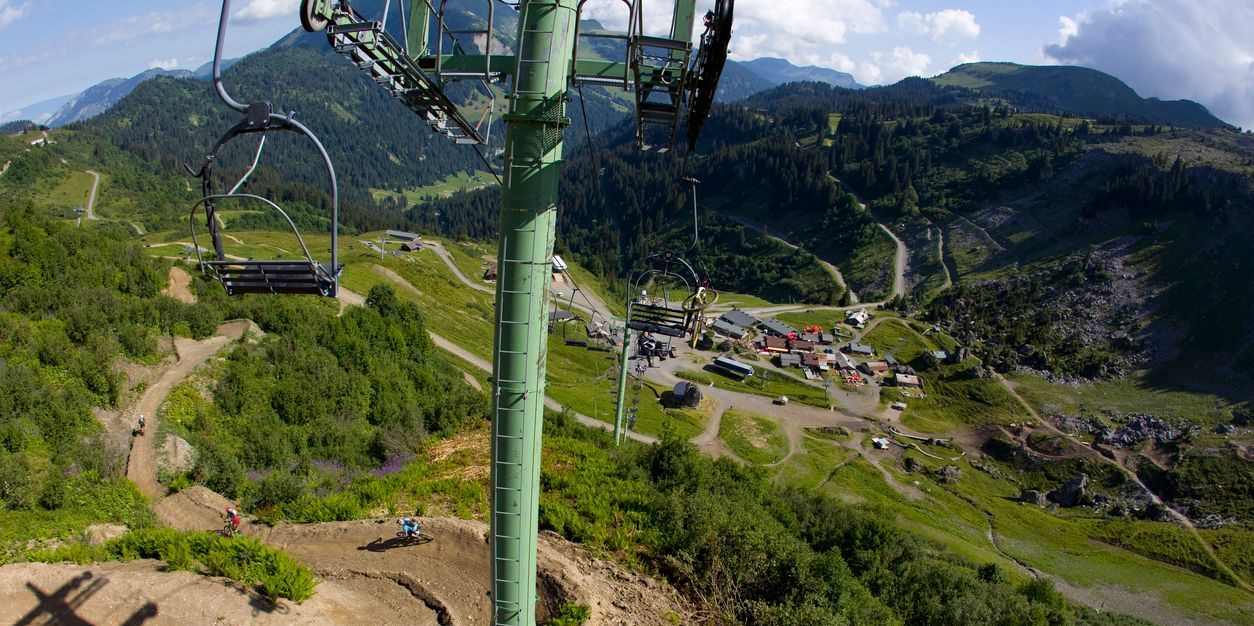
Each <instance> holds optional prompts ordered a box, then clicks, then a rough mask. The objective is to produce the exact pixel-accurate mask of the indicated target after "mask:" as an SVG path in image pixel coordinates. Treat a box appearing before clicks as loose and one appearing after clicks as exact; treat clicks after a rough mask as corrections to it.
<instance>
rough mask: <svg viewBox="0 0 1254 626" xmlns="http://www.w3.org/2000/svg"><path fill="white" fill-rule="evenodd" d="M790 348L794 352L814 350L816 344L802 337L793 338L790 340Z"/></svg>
mask: <svg viewBox="0 0 1254 626" xmlns="http://www.w3.org/2000/svg"><path fill="white" fill-rule="evenodd" d="M788 348H789V349H791V350H792V351H793V352H811V351H813V350H814V344H813V343H811V342H809V341H805V340H802V339H793V340H791V341H789V342H788Z"/></svg>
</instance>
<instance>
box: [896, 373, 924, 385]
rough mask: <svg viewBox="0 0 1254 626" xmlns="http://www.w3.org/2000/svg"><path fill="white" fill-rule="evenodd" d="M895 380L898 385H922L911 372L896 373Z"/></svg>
mask: <svg viewBox="0 0 1254 626" xmlns="http://www.w3.org/2000/svg"><path fill="white" fill-rule="evenodd" d="M896 382H897V386H898V387H914V388H922V387H923V381H921V380H919V377H918V376H914V375H912V374H897V376H896Z"/></svg>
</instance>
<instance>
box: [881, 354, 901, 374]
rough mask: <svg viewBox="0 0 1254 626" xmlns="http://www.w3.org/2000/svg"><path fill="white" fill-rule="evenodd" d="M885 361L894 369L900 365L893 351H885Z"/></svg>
mask: <svg viewBox="0 0 1254 626" xmlns="http://www.w3.org/2000/svg"><path fill="white" fill-rule="evenodd" d="M884 362H885V363H887V364H888V367H889V368H890V369H893V370H896V369H897V366H898V365H900V363H898V362H897V357H895V356H893V353H892V352H886V353H884Z"/></svg>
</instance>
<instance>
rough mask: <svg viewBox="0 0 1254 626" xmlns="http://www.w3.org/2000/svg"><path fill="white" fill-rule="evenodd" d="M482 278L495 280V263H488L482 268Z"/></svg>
mask: <svg viewBox="0 0 1254 626" xmlns="http://www.w3.org/2000/svg"><path fill="white" fill-rule="evenodd" d="M483 279H484V280H496V263H489V264H488V266H487V267H485V268H483Z"/></svg>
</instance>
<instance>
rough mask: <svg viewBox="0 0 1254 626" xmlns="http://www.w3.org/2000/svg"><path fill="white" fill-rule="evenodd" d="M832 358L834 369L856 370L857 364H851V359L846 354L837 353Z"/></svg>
mask: <svg viewBox="0 0 1254 626" xmlns="http://www.w3.org/2000/svg"><path fill="white" fill-rule="evenodd" d="M833 356H835V357H836V367H838V368H840V369H842V370H846V371H851V370H855V369H857V368H858V366H857V364H856V363H854V362H853V359H851V358H849V355H848V354H845V353H843V352H837V353H836V354H835V355H833Z"/></svg>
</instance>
